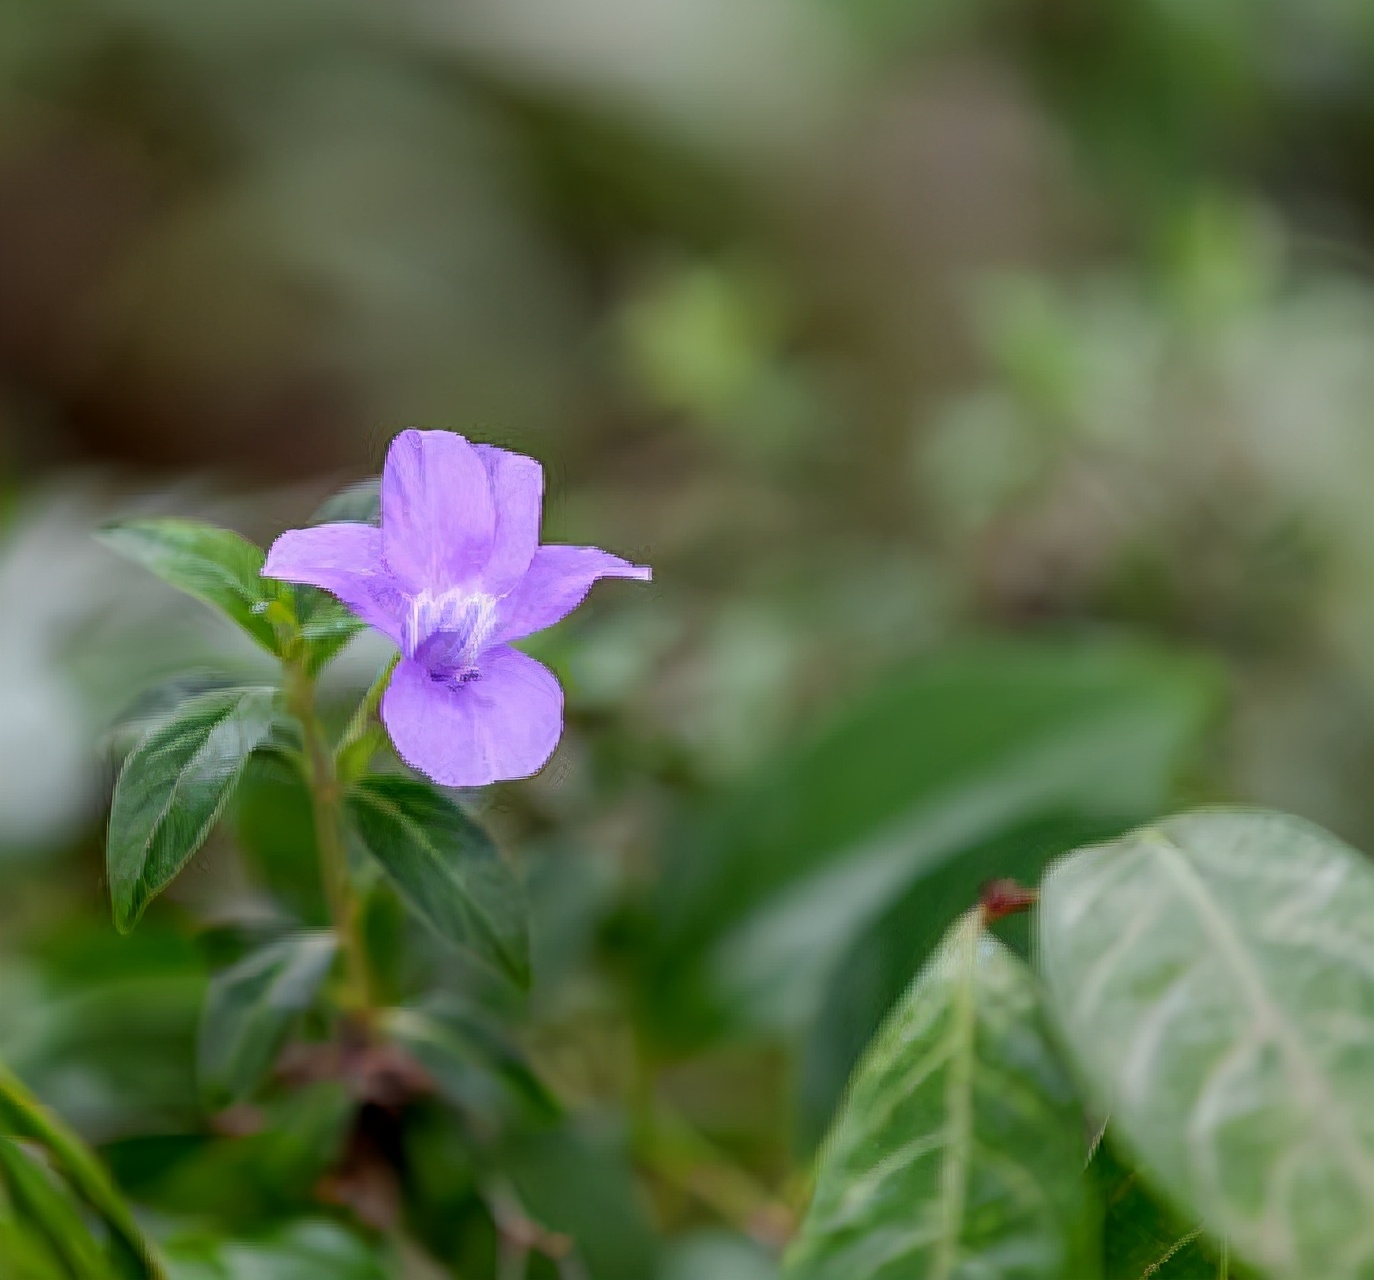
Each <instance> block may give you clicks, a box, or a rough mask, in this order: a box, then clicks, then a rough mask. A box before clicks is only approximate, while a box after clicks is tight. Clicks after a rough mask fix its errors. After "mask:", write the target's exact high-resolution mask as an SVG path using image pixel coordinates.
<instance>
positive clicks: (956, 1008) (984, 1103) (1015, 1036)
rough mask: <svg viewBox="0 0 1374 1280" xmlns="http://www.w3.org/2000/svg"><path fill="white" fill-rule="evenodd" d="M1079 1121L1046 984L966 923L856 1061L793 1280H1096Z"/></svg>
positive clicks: (976, 918) (972, 916) (974, 918)
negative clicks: (1047, 1020) (1045, 1014)
mask: <svg viewBox="0 0 1374 1280" xmlns="http://www.w3.org/2000/svg"><path fill="white" fill-rule="evenodd" d="M1083 1160H1084V1149H1083V1142H1082V1116H1081V1112H1080V1109H1079V1107H1078V1104H1077V1102H1076V1101H1075V1099H1074V1095H1073V1092H1072V1089H1071V1088H1070V1085H1069V1081H1068V1079H1067V1076H1066V1073H1065V1071H1064V1069H1063V1068H1062V1067H1061V1066H1060V1064H1059V1062H1058V1061H1057V1060H1056V1058H1055V1056H1054V1054H1053V1052H1052V1050H1051V1048H1050V1044H1049V1042H1048V1040H1047V1038H1046V1035H1045V1031H1044V1028H1043V1026H1042V1023H1041V1014H1040V1009H1039V1003H1038V995H1037V989H1036V983H1035V979H1034V977H1033V976H1032V975H1031V973H1030V971H1029V970H1028V969H1027V968H1026V967H1025V965H1024V964H1022V963H1021V961H1020V960H1018V959H1017V958H1016V957H1015V956H1014V955H1013V954H1012V953H1011V952H1010V951H1009V950H1007V948H1006V947H1005V946H1003V945H1002V943H1000V942H998V941H997V940H996V939H995V938H993V937H992V936H990V935H989V934H987V933H986V932H985V931H984V929H983V925H982V921H981V918H980V915H979V913H978V912H976V911H975V912H970V913H969V914H968V915H966V916H964V917H963V919H961V920H960V921H958V922H957V923H956V924H955V926H954V927H953V929H951V930H950V932H949V933H948V934H947V935H946V937H945V939H944V941H943V942H942V943H941V945H940V947H939V949H938V950H937V951H936V952H935V954H934V956H933V957H932V959H931V961H930V963H929V964H928V965H927V967H926V968H925V969H924V970H923V971H922V972H921V974H920V975H919V976H918V977H917V979H916V981H915V983H914V984H913V985H912V987H911V989H910V990H909V991H908V993H907V995H906V996H905V998H904V999H903V1000H902V1002H901V1003H900V1004H899V1005H898V1006H897V1008H896V1009H895V1010H894V1012H893V1014H892V1015H891V1017H890V1018H889V1019H888V1021H887V1022H886V1023H885V1024H884V1026H883V1029H882V1030H881V1031H880V1032H879V1034H878V1036H877V1038H876V1040H875V1041H874V1043H873V1045H872V1046H871V1047H870V1048H869V1050H868V1052H867V1054H866V1055H865V1056H864V1058H863V1060H862V1061H861V1062H860V1064H859V1067H858V1069H857V1071H856V1072H855V1075H854V1078H853V1080H852V1081H851V1084H850V1092H849V1096H848V1098H847V1100H846V1102H845V1104H844V1107H843V1108H842V1109H841V1112H840V1115H839V1119H838V1120H837V1122H836V1125H835V1127H834V1129H833V1130H832V1132H831V1134H830V1137H829V1138H828V1140H827V1141H826V1143H825V1145H824V1147H823V1150H822V1155H821V1161H820V1169H819V1174H818V1180H817V1186H816V1194H815V1198H814V1200H813V1202H812V1205H811V1208H810V1211H809V1212H808V1214H807V1217H806V1220H805V1222H804V1223H803V1224H802V1229H801V1234H800V1236H799V1238H798V1240H797V1242H796V1244H795V1245H794V1246H793V1248H792V1251H791V1253H790V1254H789V1257H788V1260H787V1266H786V1275H787V1276H788V1277H789V1278H790V1280H914V1278H915V1277H918V1276H919V1277H923V1278H926V1277H928V1278H929V1280H972V1277H974V1276H977V1277H979V1280H1065V1278H1066V1277H1073V1280H1093V1278H1094V1277H1096V1276H1097V1275H1098V1258H1097V1242H1096V1239H1095V1231H1094V1206H1093V1203H1092V1199H1091V1196H1090V1193H1089V1187H1088V1182H1087V1180H1086V1178H1085V1177H1084V1174H1083Z"/></svg>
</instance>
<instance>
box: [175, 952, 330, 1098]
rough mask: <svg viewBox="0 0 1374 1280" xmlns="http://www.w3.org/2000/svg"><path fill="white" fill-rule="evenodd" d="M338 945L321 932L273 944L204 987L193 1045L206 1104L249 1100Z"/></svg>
mask: <svg viewBox="0 0 1374 1280" xmlns="http://www.w3.org/2000/svg"><path fill="white" fill-rule="evenodd" d="M337 950H338V943H337V940H336V939H335V937H334V934H333V933H331V932H329V931H327V930H323V929H321V930H313V931H311V932H309V933H295V934H291V935H290V936H288V937H285V938H278V939H276V940H275V941H274V942H270V943H268V944H267V945H266V946H265V947H261V948H259V949H258V950H257V951H254V952H252V953H251V954H249V955H247V956H245V957H244V958H243V959H242V960H240V961H239V962H238V963H237V964H234V965H231V966H230V967H229V968H227V969H225V970H224V971H223V972H221V973H218V974H216V975H215V977H214V978H213V979H212V980H211V982H210V990H209V993H208V995H207V997H206V1001H205V1012H204V1014H203V1016H202V1018H201V1023H200V1034H199V1037H198V1039H197V1043H196V1066H197V1071H198V1073H199V1075H200V1080H201V1086H202V1088H203V1089H204V1090H205V1093H206V1095H207V1097H209V1098H210V1100H211V1101H212V1102H214V1103H216V1104H219V1105H222V1104H226V1103H229V1102H234V1101H237V1100H238V1099H240V1098H244V1097H246V1096H247V1095H248V1094H250V1093H252V1091H253V1090H254V1089H256V1088H257V1086H258V1085H259V1084H260V1083H261V1082H262V1079H263V1077H264V1076H265V1075H266V1074H267V1072H268V1071H269V1070H270V1069H271V1066H272V1063H273V1061H274V1059H275V1058H276V1056H277V1053H278V1052H279V1050H280V1049H281V1046H282V1042H283V1041H284V1040H285V1038H286V1035H287V1032H288V1031H289V1030H290V1029H291V1024H292V1022H293V1021H295V1019H296V1017H297V1015H299V1014H300V1013H302V1012H304V1011H305V1010H306V1009H308V1008H309V1007H310V1005H311V1004H312V1003H313V1001H314V999H315V995H316V993H317V992H318V991H319V988H320V983H321V982H323V981H324V978H325V975H326V974H328V972H329V969H330V966H331V965H332V964H333V963H334V956H335V953H336V952H337Z"/></svg>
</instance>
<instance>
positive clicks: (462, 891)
mask: <svg viewBox="0 0 1374 1280" xmlns="http://www.w3.org/2000/svg"><path fill="white" fill-rule="evenodd" d="M354 794H355V795H356V796H358V797H359V798H360V799H361V800H362V801H363V802H364V803H365V804H370V805H372V806H373V807H374V808H377V809H380V810H382V811H383V812H384V813H386V814H388V815H389V816H391V817H392V819H393V820H394V821H395V822H397V823H398V824H399V825H401V826H403V827H404V828H405V829H406V830H407V831H408V832H411V833H414V838H415V841H416V843H417V844H419V846H420V847H421V848H422V849H423V850H424V851H425V853H426V854H427V855H428V856H429V857H430V859H431V861H432V862H434V863H435V864H436V865H437V866H438V867H439V869H440V870H441V872H442V873H443V876H444V878H445V879H446V880H448V881H449V883H450V884H452V885H454V887H455V888H456V889H457V890H458V897H459V900H460V902H461V903H462V913H463V915H464V916H466V917H468V918H470V919H471V920H472V921H474V922H475V924H476V925H477V927H478V929H479V930H480V932H481V933H483V934H485V936H486V939H487V942H488V943H489V944H490V945H491V946H492V948H493V949H494V950H495V951H496V954H497V955H499V956H501V958H502V959H503V960H504V961H505V963H506V964H508V965H509V964H511V963H512V962H513V959H514V958H513V957H512V956H511V954H510V953H509V951H508V950H507V948H506V946H505V944H504V942H503V941H502V940H501V937H500V935H499V933H498V932H497V930H496V928H495V927H494V926H493V925H492V923H491V921H490V920H489V918H488V916H487V913H486V912H485V911H484V910H482V908H481V906H480V904H479V903H478V902H477V901H476V899H475V898H474V897H473V895H472V894H471V893H469V892H468V891H467V888H466V886H465V885H464V884H463V882H462V881H461V879H460V878H459V877H457V876H456V875H454V873H453V870H452V868H451V867H450V866H449V864H448V861H447V860H446V859H445V858H444V856H443V854H442V853H441V852H440V850H439V848H438V846H437V845H435V844H434V842H433V841H432V840H430V838H429V835H428V833H427V832H426V831H425V828H424V827H423V826H421V825H420V824H419V823H418V822H416V821H415V819H414V818H412V817H411V816H410V815H409V814H408V813H407V812H406V811H405V810H404V809H402V808H401V807H400V805H398V804H397V803H396V802H395V801H394V800H392V799H390V798H389V797H386V796H383V795H379V794H378V793H377V792H376V791H374V790H372V789H371V788H367V787H360V788H358V789H357V791H356V792H355V793H354ZM423 914H424V915H426V916H428V915H429V913H428V912H427V911H426V912H424V913H423Z"/></svg>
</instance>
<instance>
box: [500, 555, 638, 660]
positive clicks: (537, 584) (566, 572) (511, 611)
mask: <svg viewBox="0 0 1374 1280" xmlns="http://www.w3.org/2000/svg"><path fill="white" fill-rule="evenodd" d="M652 577H653V570H652V569H650V568H649V567H648V566H647V565H638V564H631V563H630V562H629V561H628V560H622V559H621V558H620V557H619V556H613V555H611V553H610V552H609V551H601V550H599V549H598V548H596V547H563V546H554V545H550V546H546V547H540V548H539V550H538V551H536V552H535V553H534V559H533V560H532V561H531V562H530V568H529V572H528V573H526V574H525V576H524V577H523V578H522V579H521V580H520V582H519V583H518V584H517V585H516V587H515V588H514V590H512V591H511V593H510V595H508V596H507V597H506V598H505V599H504V600H502V601H501V602H500V604H499V606H498V610H499V612H498V618H497V622H496V628H495V635H496V636H497V638H499V639H501V640H519V639H520V637H521V636H527V635H531V634H533V633H534V632H536V631H542V630H543V629H544V628H545V627H551V626H553V624H554V623H555V622H557V621H559V619H561V618H565V617H566V616H567V615H568V614H570V613H571V612H572V611H573V610H574V609H576V608H577V606H578V605H579V604H581V603H582V601H583V600H585V599H586V597H587V592H588V591H590V590H591V589H592V583H594V582H595V581H596V580H597V579H598V578H638V579H639V580H640V581H642V582H648V581H649V579H650V578H652Z"/></svg>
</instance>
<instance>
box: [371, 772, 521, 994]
mask: <svg viewBox="0 0 1374 1280" xmlns="http://www.w3.org/2000/svg"><path fill="white" fill-rule="evenodd" d="M347 807H348V813H349V816H350V818H351V819H352V822H353V825H354V827H355V828H356V829H357V832H358V834H359V836H360V837H361V838H362V842H363V844H364V846H365V847H366V848H367V850H368V852H369V853H371V854H372V856H373V857H374V858H376V859H377V861H378V862H379V863H380V864H381V867H382V870H383V871H385V872H386V874H387V876H388V877H389V878H390V880H391V882H392V883H393V884H394V885H395V886H396V888H397V890H398V891H399V893H400V894H401V897H402V898H404V899H405V901H406V903H407V904H408V905H409V907H410V909H411V910H412V911H414V912H415V914H416V915H418V916H420V918H421V919H423V920H424V921H425V922H426V923H427V924H429V925H430V927H431V928H433V929H434V931H435V932H436V933H437V934H438V935H439V936H440V937H441V938H443V939H444V940H446V941H447V942H450V943H452V944H454V945H455V946H458V947H461V948H464V949H465V950H469V951H471V952H473V953H475V954H476V955H478V956H480V957H482V958H483V959H484V960H486V961H488V962H490V963H492V964H494V965H496V966H497V967H498V968H500V969H502V970H504V971H505V972H506V973H507V974H509V975H510V976H511V977H512V978H514V979H515V980H516V981H517V982H519V983H521V984H522V985H523V984H525V983H527V982H528V981H529V938H528V933H527V929H528V925H527V921H526V910H525V895H524V890H523V887H522V885H521V883H520V880H519V878H518V877H517V876H516V874H515V871H514V869H513V868H512V867H511V866H510V864H509V863H507V862H506V861H505V860H504V859H503V858H502V857H501V855H500V853H499V852H498V851H497V849H496V846H495V845H494V844H493V843H492V841H491V838H490V837H489V836H488V835H487V833H486V832H485V831H483V830H482V828H481V827H479V826H478V825H477V823H475V822H474V821H473V820H472V819H471V818H469V817H468V815H467V814H466V813H464V812H463V810H462V809H460V808H459V807H458V805H457V804H456V803H455V802H454V801H452V800H451V799H449V797H448V796H446V795H444V794H443V793H442V792H440V791H437V790H436V789H435V788H434V787H431V786H429V785H428V784H427V783H423V782H419V781H417V780H415V779H413V778H392V777H372V778H364V779H362V780H361V781H360V782H357V783H355V784H354V786H353V787H352V789H351V790H350V791H349V793H348V799H347Z"/></svg>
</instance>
